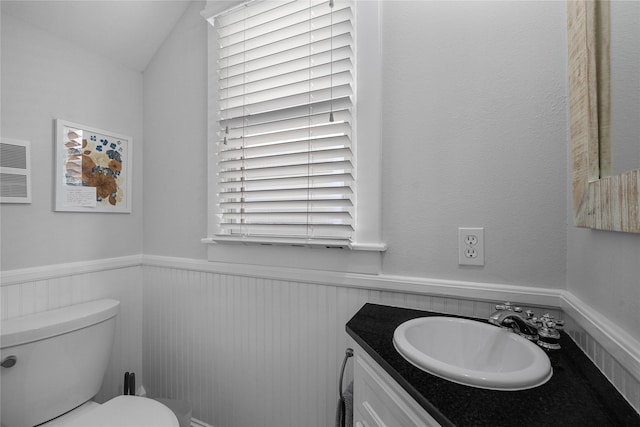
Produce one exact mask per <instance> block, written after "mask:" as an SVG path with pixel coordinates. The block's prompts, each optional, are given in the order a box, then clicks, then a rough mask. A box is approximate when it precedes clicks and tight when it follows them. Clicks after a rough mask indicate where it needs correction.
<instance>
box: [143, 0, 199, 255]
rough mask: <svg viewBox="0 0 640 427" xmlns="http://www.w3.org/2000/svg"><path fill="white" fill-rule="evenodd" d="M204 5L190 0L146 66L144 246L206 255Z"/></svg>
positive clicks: (157, 250)
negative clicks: (202, 15)
mask: <svg viewBox="0 0 640 427" xmlns="http://www.w3.org/2000/svg"><path fill="white" fill-rule="evenodd" d="M204 5H205V2H204V1H201V2H197V1H196V2H193V4H192V5H190V6H189V8H188V9H187V12H186V13H185V15H184V16H183V18H182V19H181V20H180V21H179V22H178V24H177V25H176V27H175V29H174V31H173V33H172V35H171V36H170V37H169V38H168V39H167V40H166V41H165V43H164V45H163V46H162V47H161V48H160V50H159V51H158V52H157V53H156V54H155V56H154V57H153V59H152V60H151V62H150V63H149V65H148V66H147V69H146V70H145V72H144V132H145V139H146V140H147V141H148V143H147V144H146V145H145V149H144V161H145V165H146V167H145V170H144V180H145V183H147V185H146V186H145V189H144V190H145V191H144V199H143V201H144V206H145V217H144V253H150V254H155V255H167V256H181V257H186V258H198V259H204V258H206V246H205V245H203V244H202V243H200V239H202V238H203V237H206V230H207V226H206V218H207V143H206V141H207V114H206V108H207V47H206V39H207V32H206V31H207V28H206V26H205V21H204V19H202V17H201V16H200V14H199V13H200V11H201V10H203V9H204Z"/></svg>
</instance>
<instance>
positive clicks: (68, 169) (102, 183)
mask: <svg viewBox="0 0 640 427" xmlns="http://www.w3.org/2000/svg"><path fill="white" fill-rule="evenodd" d="M55 128H56V137H55V168H54V173H55V210H56V211H67V212H106V213H131V200H132V198H131V193H132V188H133V187H132V177H133V173H132V172H133V170H132V165H133V163H132V154H133V138H132V137H131V136H127V135H122V134H118V133H115V132H111V131H107V130H104V129H98V128H93V127H90V126H85V125H82V124H78V123H73V122H69V121H66V120H61V119H56V121H55Z"/></svg>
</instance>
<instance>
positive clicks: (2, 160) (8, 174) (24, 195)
mask: <svg viewBox="0 0 640 427" xmlns="http://www.w3.org/2000/svg"><path fill="white" fill-rule="evenodd" d="M30 166H31V153H30V143H29V141H19V140H17V139H7V138H2V140H1V142H0V203H31V167H30Z"/></svg>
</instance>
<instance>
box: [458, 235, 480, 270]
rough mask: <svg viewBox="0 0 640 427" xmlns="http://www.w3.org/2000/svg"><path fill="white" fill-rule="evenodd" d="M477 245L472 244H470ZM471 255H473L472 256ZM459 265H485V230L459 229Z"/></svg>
mask: <svg viewBox="0 0 640 427" xmlns="http://www.w3.org/2000/svg"><path fill="white" fill-rule="evenodd" d="M474 241H475V242H476V243H470V242H474ZM470 254H473V255H471V256H470ZM458 264H459V265H475V266H483V265H484V228H482V227H460V228H458Z"/></svg>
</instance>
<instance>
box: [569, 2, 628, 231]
mask: <svg viewBox="0 0 640 427" xmlns="http://www.w3.org/2000/svg"><path fill="white" fill-rule="evenodd" d="M596 7H597V4H596V1H594V0H568V1H567V30H568V48H569V50H568V55H569V65H568V67H569V68H568V72H569V114H570V136H571V155H572V170H573V178H572V180H573V182H572V185H573V212H574V223H575V225H576V226H578V227H585V228H593V229H599V230H609V231H623V232H630V233H640V169H634V170H631V171H627V172H624V173H621V174H619V175H613V176H606V177H602V178H601V177H600V161H601V159H600V141H599V132H598V73H597V58H596V52H598V50H597V40H596V33H597V31H596V28H597V22H596V20H597V19H598V16H597V13H596ZM600 54H606V55H608V51H605V52H600ZM607 92H608V91H607ZM602 160H603V161H604V162H605V163H606V159H605V158H603V159H602Z"/></svg>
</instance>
